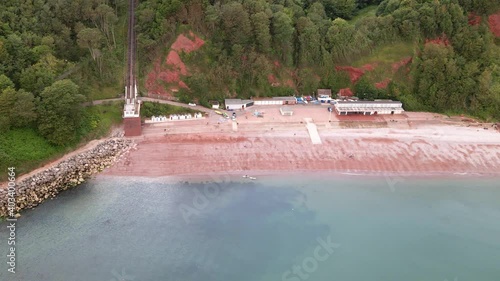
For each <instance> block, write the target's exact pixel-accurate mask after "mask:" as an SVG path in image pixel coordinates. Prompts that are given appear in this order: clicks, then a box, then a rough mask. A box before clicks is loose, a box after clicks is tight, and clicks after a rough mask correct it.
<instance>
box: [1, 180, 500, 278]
mask: <svg viewBox="0 0 500 281" xmlns="http://www.w3.org/2000/svg"><path fill="white" fill-rule="evenodd" d="M217 179H219V180H221V179H222V177H219V178H216V180H217ZM224 179H225V182H205V183H187V182H180V183H173V182H171V180H168V179H147V178H130V177H103V176H99V177H97V179H93V180H91V181H89V182H87V183H86V184H83V185H82V186H80V187H78V188H75V189H73V190H70V191H67V192H64V193H62V194H60V196H59V197H58V198H57V199H54V200H51V201H47V202H45V203H43V204H42V205H40V206H39V207H37V208H36V209H33V210H29V211H25V212H24V213H23V215H22V217H21V218H19V221H18V222H17V229H16V240H17V242H16V256H17V264H16V274H10V273H8V272H7V268H8V267H7V264H6V257H5V256H6V253H7V247H8V245H7V239H6V237H7V235H8V232H7V230H6V227H5V226H6V223H5V222H3V223H2V228H1V230H0V234H1V237H2V240H1V241H0V251H1V252H2V253H3V254H2V256H3V257H2V258H1V259H0V260H1V261H2V262H1V264H2V265H1V267H0V280H28V281H32V280H33V281H35V280H36V281H44V280H47V281H59V280H61V281H62V280H64V281H68V280H74V281H79V280H81V281H89V280H90V281H94V280H95V281H110V280H130V281H132V280H135V281H143V280H154V281H156V280H173V281H174V280H183V281H211V280H213V281H226V280H227V281H234V280H242V281H243V280H252V281H268V280H276V281H278V280H289V281H298V280H340V281H350V280H352V281H362V280H380V281H391V280H394V281H400V280H415V281H423V280H426V281H433V280H436V281H444V280H449V281H455V280H456V281H462V280H475V281H481V280H491V281H497V280H500V188H499V185H498V179H486V178H483V179H472V178H463V179H460V178H458V179H448V180H447V179H439V180H437V179H425V178H420V179H410V178H398V177H348V176H343V177H341V176H338V175H337V176H322V177H318V176H315V177H302V176H297V175H295V176H289V177H284V176H283V175H280V176H274V177H273V176H265V177H259V178H258V179H257V180H255V181H251V180H247V179H244V178H241V177H238V176H231V177H226V178H224Z"/></svg>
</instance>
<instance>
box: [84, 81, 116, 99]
mask: <svg viewBox="0 0 500 281" xmlns="http://www.w3.org/2000/svg"><path fill="white" fill-rule="evenodd" d="M92 88H93V89H94V90H92V92H91V93H90V94H89V99H90V100H104V99H113V98H119V97H120V96H121V94H122V93H123V91H124V90H123V89H118V87H99V86H98V85H95V86H94V87H92Z"/></svg>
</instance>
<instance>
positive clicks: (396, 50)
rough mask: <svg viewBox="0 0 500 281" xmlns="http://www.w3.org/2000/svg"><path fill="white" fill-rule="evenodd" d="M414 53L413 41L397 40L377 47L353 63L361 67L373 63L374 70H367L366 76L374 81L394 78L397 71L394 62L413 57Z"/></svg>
mask: <svg viewBox="0 0 500 281" xmlns="http://www.w3.org/2000/svg"><path fill="white" fill-rule="evenodd" d="M413 54H414V44H413V43H411V42H397V43H393V44H389V45H384V46H380V47H377V48H376V49H375V50H373V52H372V53H371V54H369V55H367V56H363V57H361V58H359V59H358V60H356V61H355V62H354V63H353V64H352V65H353V66H354V67H361V66H363V65H367V64H371V65H373V66H374V68H375V69H374V70H373V71H367V72H366V77H367V78H368V79H369V80H370V81H372V82H374V83H375V82H381V81H383V80H385V79H387V78H391V79H392V78H394V75H395V72H394V69H393V68H392V65H393V64H394V63H397V62H400V61H401V60H403V59H405V58H407V57H411V56H413Z"/></svg>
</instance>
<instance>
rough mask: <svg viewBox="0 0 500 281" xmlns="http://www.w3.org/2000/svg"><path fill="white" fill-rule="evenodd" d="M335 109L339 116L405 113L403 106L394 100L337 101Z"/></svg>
mask: <svg viewBox="0 0 500 281" xmlns="http://www.w3.org/2000/svg"><path fill="white" fill-rule="evenodd" d="M334 108H335V111H336V112H337V114H338V115H349V114H362V115H375V114H401V113H403V112H404V109H403V104H402V103H401V102H400V101H392V100H375V101H335V103H334Z"/></svg>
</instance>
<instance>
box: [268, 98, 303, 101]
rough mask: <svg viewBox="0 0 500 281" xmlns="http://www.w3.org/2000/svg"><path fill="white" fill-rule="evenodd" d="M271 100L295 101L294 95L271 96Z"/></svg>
mask: <svg viewBox="0 0 500 281" xmlns="http://www.w3.org/2000/svg"><path fill="white" fill-rule="evenodd" d="M273 100H288V101H296V100H297V99H295V97H273Z"/></svg>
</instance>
